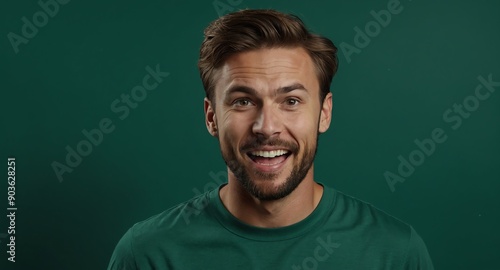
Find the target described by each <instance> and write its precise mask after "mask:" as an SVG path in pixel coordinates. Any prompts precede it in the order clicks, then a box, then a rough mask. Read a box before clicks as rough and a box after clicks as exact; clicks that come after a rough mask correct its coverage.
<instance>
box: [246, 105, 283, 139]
mask: <svg viewBox="0 0 500 270" xmlns="http://www.w3.org/2000/svg"><path fill="white" fill-rule="evenodd" d="M280 113H281V112H280V111H279V109H278V108H275V107H274V106H273V105H272V104H269V105H265V104H264V105H263V106H262V107H261V109H260V110H259V111H258V112H257V116H256V119H255V122H254V124H253V127H252V131H253V133H254V134H255V135H257V136H261V137H264V138H270V137H272V136H277V135H279V134H280V133H281V131H282V128H283V121H282V119H281V115H280Z"/></svg>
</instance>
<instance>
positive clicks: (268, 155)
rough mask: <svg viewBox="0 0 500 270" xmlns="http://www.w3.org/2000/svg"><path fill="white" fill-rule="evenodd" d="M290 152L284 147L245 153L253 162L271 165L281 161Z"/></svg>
mask: <svg viewBox="0 0 500 270" xmlns="http://www.w3.org/2000/svg"><path fill="white" fill-rule="evenodd" d="M291 154H292V153H291V152H290V151H288V150H284V149H278V150H271V151H263V150H256V151H250V152H248V153H247V155H248V157H250V159H252V161H253V162H255V163H257V164H259V165H263V166H273V165H277V164H280V163H283V162H284V161H285V160H286V159H287V158H288V157H289V156H290V155H291Z"/></svg>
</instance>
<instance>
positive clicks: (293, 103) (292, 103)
mask: <svg viewBox="0 0 500 270" xmlns="http://www.w3.org/2000/svg"><path fill="white" fill-rule="evenodd" d="M299 103H300V101H299V100H298V99H296V98H288V99H286V100H285V104H286V105H288V106H296V105H298V104H299Z"/></svg>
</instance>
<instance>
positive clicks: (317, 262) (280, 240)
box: [108, 185, 434, 270]
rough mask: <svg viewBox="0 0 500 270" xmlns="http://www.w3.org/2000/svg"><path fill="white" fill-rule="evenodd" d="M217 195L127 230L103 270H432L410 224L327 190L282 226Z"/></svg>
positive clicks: (212, 193) (209, 194)
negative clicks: (251, 218) (264, 222)
mask: <svg viewBox="0 0 500 270" xmlns="http://www.w3.org/2000/svg"><path fill="white" fill-rule="evenodd" d="M323 186H324V185H323ZM220 187H222V185H221V186H220ZM220 187H219V189H220ZM219 189H214V190H211V191H209V192H207V193H205V194H202V195H200V196H198V197H195V198H193V199H191V200H189V201H187V202H185V203H182V204H179V205H177V206H174V207H172V208H170V209H168V210H166V211H164V212H162V213H161V214H158V215H156V216H153V217H151V218H149V219H147V220H145V221H142V222H139V223H137V224H135V225H134V226H132V228H130V229H129V230H128V231H127V232H126V233H125V235H124V236H123V237H122V239H121V240H120V241H119V242H118V244H117V246H116V248H115V251H114V252H113V255H112V257H111V261H110V263H109V266H108V270H114V269H117V270H132V269H141V270H147V269H148V270H149V269H156V270H162V269H183V270H189V269H197V270H198V269H207V270H212V269H217V270H224V269H231V270H235V269H236V270H244V269H253V270H255V269H265V270H277V269H292V270H298V269H349V270H352V269H364V270H365V269H434V268H433V265H432V262H431V259H430V257H429V254H428V252H427V248H426V246H425V244H424V242H423V241H422V239H421V238H420V236H419V235H418V234H417V233H416V232H415V230H414V229H413V228H412V227H411V226H410V225H408V224H406V223H404V222H402V221H400V220H398V219H396V218H394V217H393V216H390V215H388V214H386V213H385V212H383V211H381V210H379V209H377V208H375V207H374V206H372V205H370V204H368V203H365V202H362V201H360V200H358V199H355V198H353V197H351V196H348V195H345V194H343V193H342V192H339V191H337V190H334V189H332V188H329V187H326V186H324V192H323V196H322V198H321V200H320V202H319V204H318V206H317V207H316V209H314V211H313V212H312V213H311V214H310V215H309V216H308V217H306V218H305V219H303V220H302V221H300V222H298V223H295V224H293V225H290V226H286V227H281V228H260V227H255V226H251V225H249V224H246V223H243V222H242V221H240V220H239V219H237V218H235V217H234V216H233V215H232V214H231V213H230V212H229V211H227V209H226V208H225V207H224V205H223V204H222V202H221V200H220V197H219V192H218V191H219Z"/></svg>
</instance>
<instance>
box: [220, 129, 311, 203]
mask: <svg viewBox="0 0 500 270" xmlns="http://www.w3.org/2000/svg"><path fill="white" fill-rule="evenodd" d="M226 145H230V142H227V144H226ZM262 146H281V147H283V148H285V149H288V150H289V151H290V154H289V156H288V157H287V159H288V158H290V157H292V156H293V157H294V160H297V161H298V164H297V165H296V164H293V169H292V171H291V172H290V175H288V177H287V178H286V180H285V182H284V183H282V184H280V185H279V186H277V187H273V188H266V187H262V186H261V185H259V184H258V183H257V181H255V180H253V179H252V178H251V177H250V172H249V170H248V169H247V168H246V167H245V165H244V164H243V161H242V160H238V159H237V155H236V153H235V149H234V148H231V149H229V151H224V149H223V148H222V147H221V152H222V158H223V159H224V162H225V163H226V165H227V166H228V168H229V169H230V170H231V172H233V174H234V175H235V177H236V179H237V181H238V182H239V183H240V184H241V185H242V186H243V188H244V189H245V190H246V191H247V192H248V193H249V194H250V195H252V196H253V197H255V198H257V199H259V200H261V201H273V200H279V199H282V198H284V197H286V196H288V195H289V194H290V193H292V191H294V190H295V189H296V188H297V187H298V186H299V184H300V183H302V181H303V180H304V178H305V177H306V175H307V173H308V172H309V169H310V168H311V166H312V164H313V162H314V157H315V156H316V151H317V147H318V134H316V139H315V142H314V145H311V146H308V145H306V146H305V147H304V148H305V149H304V151H303V154H302V155H301V156H300V157H299V156H298V155H299V146H298V145H297V144H295V143H291V142H287V141H284V140H281V139H278V138H272V139H259V138H253V139H252V140H251V141H249V142H248V143H246V144H245V145H244V146H243V147H241V149H240V153H244V155H246V153H247V152H248V150H249V149H255V148H259V147H262ZM285 162H286V161H285ZM253 174H254V175H255V177H257V178H259V179H262V180H264V181H268V182H270V181H272V180H275V179H276V178H278V176H279V173H266V172H261V171H258V170H254V171H253Z"/></svg>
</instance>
